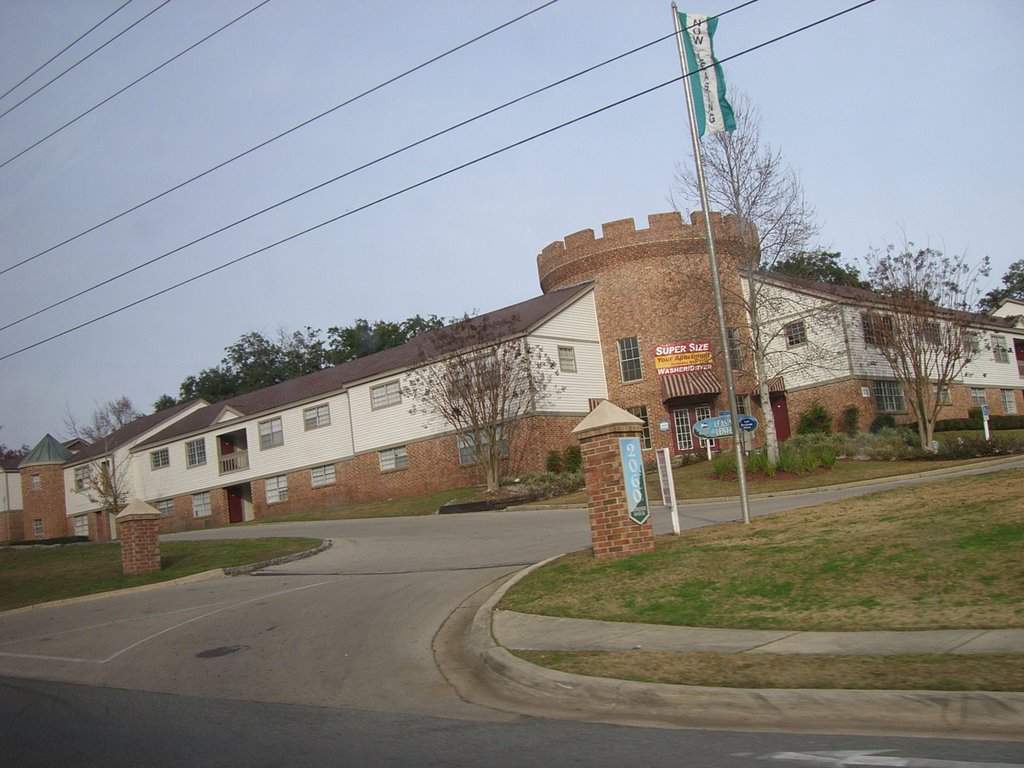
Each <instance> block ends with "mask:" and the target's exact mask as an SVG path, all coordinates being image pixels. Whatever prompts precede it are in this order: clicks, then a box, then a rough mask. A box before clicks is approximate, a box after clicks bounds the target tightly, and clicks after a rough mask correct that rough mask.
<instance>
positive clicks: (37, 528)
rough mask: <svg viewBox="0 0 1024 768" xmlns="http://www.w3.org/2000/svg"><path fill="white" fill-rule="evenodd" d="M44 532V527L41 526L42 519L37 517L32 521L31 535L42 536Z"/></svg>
mask: <svg viewBox="0 0 1024 768" xmlns="http://www.w3.org/2000/svg"><path fill="white" fill-rule="evenodd" d="M45 533H46V529H45V528H44V527H43V521H42V520H40V519H39V518H38V517H37V518H36V519H35V520H33V521H32V535H33V536H42V535H43V534H45Z"/></svg>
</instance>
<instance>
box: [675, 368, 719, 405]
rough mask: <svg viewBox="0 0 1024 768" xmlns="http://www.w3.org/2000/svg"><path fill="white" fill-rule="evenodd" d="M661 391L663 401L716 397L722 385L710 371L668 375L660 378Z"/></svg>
mask: <svg viewBox="0 0 1024 768" xmlns="http://www.w3.org/2000/svg"><path fill="white" fill-rule="evenodd" d="M661 391H662V393H663V394H664V395H665V399H666V400H670V399H672V398H673V397H696V396H698V395H717V394H718V393H719V392H721V391H722V385H721V384H719V383H718V377H717V376H715V374H714V373H713V372H712V371H691V372H689V373H670V374H668V375H667V376H662V377H661Z"/></svg>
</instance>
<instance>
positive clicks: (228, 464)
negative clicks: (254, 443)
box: [220, 451, 249, 475]
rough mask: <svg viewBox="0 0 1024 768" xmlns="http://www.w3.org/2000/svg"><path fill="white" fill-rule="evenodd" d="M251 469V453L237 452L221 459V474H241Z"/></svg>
mask: <svg viewBox="0 0 1024 768" xmlns="http://www.w3.org/2000/svg"><path fill="white" fill-rule="evenodd" d="M248 468H249V452H248V451H235V452H234V453H229V454H227V455H226V456H221V457H220V473H221V474H222V475H226V474H228V473H230V472H240V471H241V470H243V469H248Z"/></svg>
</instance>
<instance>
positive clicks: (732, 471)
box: [711, 453, 736, 480]
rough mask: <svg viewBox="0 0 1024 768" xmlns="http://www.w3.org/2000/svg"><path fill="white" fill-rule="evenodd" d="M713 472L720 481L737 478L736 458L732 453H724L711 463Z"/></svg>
mask: <svg viewBox="0 0 1024 768" xmlns="http://www.w3.org/2000/svg"><path fill="white" fill-rule="evenodd" d="M711 471H712V472H714V473H715V477H717V478H718V479H719V480H725V479H726V478H727V477H736V457H735V456H734V455H733V454H732V453H723V454H719V455H718V456H716V457H715V458H714V459H713V460H712V461H711Z"/></svg>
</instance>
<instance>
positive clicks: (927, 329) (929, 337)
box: [921, 322, 942, 347]
mask: <svg viewBox="0 0 1024 768" xmlns="http://www.w3.org/2000/svg"><path fill="white" fill-rule="evenodd" d="M921 331H922V332H921V335H922V336H923V337H924V341H925V343H926V344H930V345H932V346H933V347H937V346H939V345H940V344H942V332H941V331H940V330H939V324H938V323H929V322H926V323H925V324H924V328H922V329H921Z"/></svg>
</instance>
